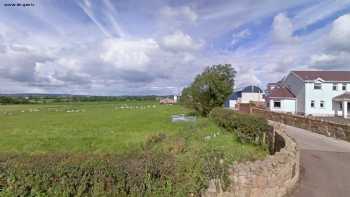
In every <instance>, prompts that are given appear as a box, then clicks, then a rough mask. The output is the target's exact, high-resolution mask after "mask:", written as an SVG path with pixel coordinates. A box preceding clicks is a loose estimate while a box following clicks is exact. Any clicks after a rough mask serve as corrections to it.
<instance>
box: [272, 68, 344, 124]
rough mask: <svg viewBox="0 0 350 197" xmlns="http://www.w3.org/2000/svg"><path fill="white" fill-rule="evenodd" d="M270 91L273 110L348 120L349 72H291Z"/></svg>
mask: <svg viewBox="0 0 350 197" xmlns="http://www.w3.org/2000/svg"><path fill="white" fill-rule="evenodd" d="M267 92H268V94H267V101H268V103H267V105H268V107H269V109H270V110H271V111H279V112H291V113H298V114H304V115H313V116H343V117H344V118H348V117H349V116H348V114H349V113H348V111H350V71H291V72H290V73H289V74H288V75H287V77H286V78H284V79H283V80H282V81H280V82H278V83H276V86H271V85H270V86H269V85H268V91H267Z"/></svg>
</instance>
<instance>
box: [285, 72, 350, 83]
mask: <svg viewBox="0 0 350 197" xmlns="http://www.w3.org/2000/svg"><path fill="white" fill-rule="evenodd" d="M291 72H293V73H295V74H296V75H297V76H299V77H300V78H301V79H303V80H316V79H317V78H321V79H323V80H325V81H350V71H291Z"/></svg>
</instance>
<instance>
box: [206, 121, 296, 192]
mask: <svg viewBox="0 0 350 197" xmlns="http://www.w3.org/2000/svg"><path fill="white" fill-rule="evenodd" d="M270 124H271V125H272V126H273V127H274V131H275V136H276V137H280V139H283V145H285V146H284V147H283V148H281V150H280V151H279V152H276V153H275V154H274V155H269V156H268V157H267V158H265V159H264V160H259V161H255V162H244V163H234V164H233V165H232V167H230V169H229V177H230V180H231V184H230V186H229V188H228V189H227V190H226V191H222V190H221V189H220V187H216V186H217V185H218V184H217V181H215V180H212V181H211V182H210V184H209V188H208V190H207V192H206V193H205V194H204V196H208V197H211V196H217V197H228V196H235V197H282V196H285V195H287V194H288V193H289V192H290V191H291V190H292V189H293V187H294V186H295V184H296V183H297V181H298V179H299V164H300V159H299V157H300V153H299V150H298V149H297V147H296V143H295V142H294V141H293V140H292V138H290V137H288V136H287V135H286V134H285V132H284V127H283V126H282V125H281V124H277V123H270ZM218 188H219V189H218Z"/></svg>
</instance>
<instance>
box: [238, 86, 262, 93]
mask: <svg viewBox="0 0 350 197" xmlns="http://www.w3.org/2000/svg"><path fill="white" fill-rule="evenodd" d="M242 92H255V93H263V91H262V90H261V89H260V88H259V87H258V86H247V87H245V88H244V89H243V90H242Z"/></svg>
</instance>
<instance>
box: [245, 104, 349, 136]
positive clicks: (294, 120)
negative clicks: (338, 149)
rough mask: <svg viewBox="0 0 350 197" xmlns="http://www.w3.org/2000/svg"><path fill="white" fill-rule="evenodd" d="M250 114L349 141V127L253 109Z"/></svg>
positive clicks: (310, 118)
mask: <svg viewBox="0 0 350 197" xmlns="http://www.w3.org/2000/svg"><path fill="white" fill-rule="evenodd" d="M251 113H253V114H257V115H261V116H264V117H265V118H266V119H268V120H273V121H276V122H280V123H283V124H286V125H291V126H295V127H299V128H302V129H306V130H309V131H312V132H315V133H319V134H322V135H325V136H328V137H334V138H338V139H342V140H346V141H350V125H345V124H338V123H335V122H329V121H324V120H320V119H316V118H312V117H305V116H299V115H293V114H286V113H277V112H271V111H268V110H265V109H259V108H254V107H253V108H252V109H251Z"/></svg>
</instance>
